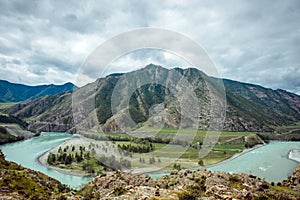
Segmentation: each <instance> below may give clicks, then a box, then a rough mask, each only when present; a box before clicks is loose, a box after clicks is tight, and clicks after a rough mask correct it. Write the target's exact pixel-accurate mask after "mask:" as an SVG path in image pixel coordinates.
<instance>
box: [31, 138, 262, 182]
mask: <svg viewBox="0 0 300 200" xmlns="http://www.w3.org/2000/svg"><path fill="white" fill-rule="evenodd" d="M95 143H96V144H99V146H101V145H104V143H105V141H95V140H93V139H90V138H85V137H84V138H81V137H80V138H73V139H70V140H67V141H65V142H64V143H62V144H61V145H60V147H61V148H62V149H64V148H65V147H66V146H75V147H76V149H78V148H79V146H80V145H83V146H85V147H88V146H90V145H91V144H95ZM261 146H263V145H256V146H254V147H252V148H248V149H244V150H243V151H242V152H239V153H235V154H234V155H233V156H231V157H230V158H228V159H226V160H222V161H221V162H218V163H215V164H212V165H206V166H203V167H198V166H199V165H198V163H197V162H193V161H188V160H186V159H177V161H176V163H179V164H182V163H185V164H186V165H187V166H190V167H187V168H188V169H191V170H197V169H203V168H207V167H212V166H217V165H220V164H223V163H225V162H229V161H231V160H233V159H235V158H237V157H239V156H241V155H243V154H245V153H247V152H249V151H252V150H254V149H256V148H259V147H261ZM58 149H59V147H58V146H57V147H54V148H52V149H50V150H49V151H46V152H44V153H43V154H42V155H40V156H38V158H37V161H38V162H39V163H40V164H41V165H43V166H45V167H47V168H51V169H54V170H57V171H59V172H61V173H65V174H69V175H75V176H94V174H89V173H87V172H84V171H82V170H75V169H64V168H60V167H56V166H52V165H49V164H48V162H47V158H48V155H49V153H50V152H51V153H54V154H55V153H57V152H58ZM95 151H96V152H97V154H102V155H103V154H104V155H105V152H103V151H100V150H99V149H97V148H95ZM108 152H109V151H108ZM106 154H107V152H106ZM161 159H163V158H162V157H161ZM187 163H188V164H187ZM126 171H127V172H131V173H134V174H139V173H149V174H153V175H154V176H155V177H156V174H166V173H170V171H171V168H170V169H166V168H158V167H157V166H156V167H152V166H147V167H137V166H133V167H132V169H130V170H126Z"/></svg>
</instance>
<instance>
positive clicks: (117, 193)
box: [113, 186, 127, 196]
mask: <svg viewBox="0 0 300 200" xmlns="http://www.w3.org/2000/svg"><path fill="white" fill-rule="evenodd" d="M126 192H127V190H126V188H124V187H123V186H117V187H115V188H114V192H113V193H114V195H115V196H120V195H122V194H125V193H126Z"/></svg>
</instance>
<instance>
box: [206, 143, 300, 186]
mask: <svg viewBox="0 0 300 200" xmlns="http://www.w3.org/2000/svg"><path fill="white" fill-rule="evenodd" d="M293 149H300V142H279V141H274V142H270V143H269V144H267V145H264V146H262V147H259V148H255V149H253V150H251V151H249V152H247V153H245V154H242V155H240V156H237V157H236V158H233V159H230V160H228V161H224V162H223V163H220V164H217V165H215V166H211V167H207V169H208V170H211V171H225V172H230V173H248V174H253V175H256V176H258V177H260V178H264V179H265V180H266V181H268V182H275V183H277V182H281V181H283V180H284V179H286V178H287V177H288V176H289V175H291V173H292V172H293V171H294V169H295V168H296V166H297V165H298V162H296V161H294V160H290V159H289V158H288V155H289V152H290V151H291V150H293Z"/></svg>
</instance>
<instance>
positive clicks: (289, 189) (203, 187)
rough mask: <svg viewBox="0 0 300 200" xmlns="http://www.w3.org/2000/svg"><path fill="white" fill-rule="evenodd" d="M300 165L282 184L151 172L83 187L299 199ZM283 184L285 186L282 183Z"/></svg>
mask: <svg viewBox="0 0 300 200" xmlns="http://www.w3.org/2000/svg"><path fill="white" fill-rule="evenodd" d="M299 175H300V165H299V166H298V167H297V169H296V170H295V172H294V173H293V175H292V176H291V177H290V178H289V179H288V180H285V181H283V183H278V185H277V186H274V184H273V183H272V184H270V183H267V182H266V181H264V180H262V179H260V178H258V177H256V176H253V175H248V174H228V173H224V172H218V173H211V172H210V171H203V170H199V171H194V172H192V171H190V170H181V171H172V172H171V174H170V175H167V176H163V177H162V178H159V179H151V178H150V177H149V176H147V175H133V174H130V173H119V172H117V173H111V174H106V175H102V176H99V177H96V178H94V180H93V181H92V182H91V183H89V184H87V185H86V186H85V187H84V188H83V189H82V190H81V194H82V195H83V196H84V198H88V199H152V198H153V199H249V200H251V199H295V200H296V199H299V198H300V193H299V186H300V184H299ZM280 185H283V186H280Z"/></svg>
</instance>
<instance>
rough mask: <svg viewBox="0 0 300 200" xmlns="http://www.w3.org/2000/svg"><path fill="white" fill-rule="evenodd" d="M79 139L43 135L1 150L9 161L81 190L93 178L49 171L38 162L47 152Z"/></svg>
mask: <svg viewBox="0 0 300 200" xmlns="http://www.w3.org/2000/svg"><path fill="white" fill-rule="evenodd" d="M74 137H77V136H76V135H71V134H68V133H42V134H41V136H40V137H35V138H31V139H28V140H23V141H19V142H15V143H9V144H5V145H0V149H1V150H2V151H3V153H4V154H5V156H6V159H7V160H10V161H13V162H16V163H19V164H21V165H22V166H24V167H27V168H30V169H33V170H36V171H40V172H43V173H44V174H47V175H48V176H50V177H52V178H55V179H57V180H59V181H60V182H61V183H64V184H66V185H68V186H70V187H72V188H75V189H78V188H81V187H82V186H83V185H84V184H86V183H87V182H89V181H91V180H92V178H91V177H82V176H74V175H68V174H64V173H61V172H58V171H56V170H53V169H49V168H47V167H44V166H42V165H40V164H39V163H38V162H37V160H36V159H37V157H38V156H39V155H41V154H43V153H44V152H45V151H48V150H50V149H52V148H53V147H55V146H58V145H59V144H61V143H63V142H64V141H66V140H69V139H71V138H74Z"/></svg>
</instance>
